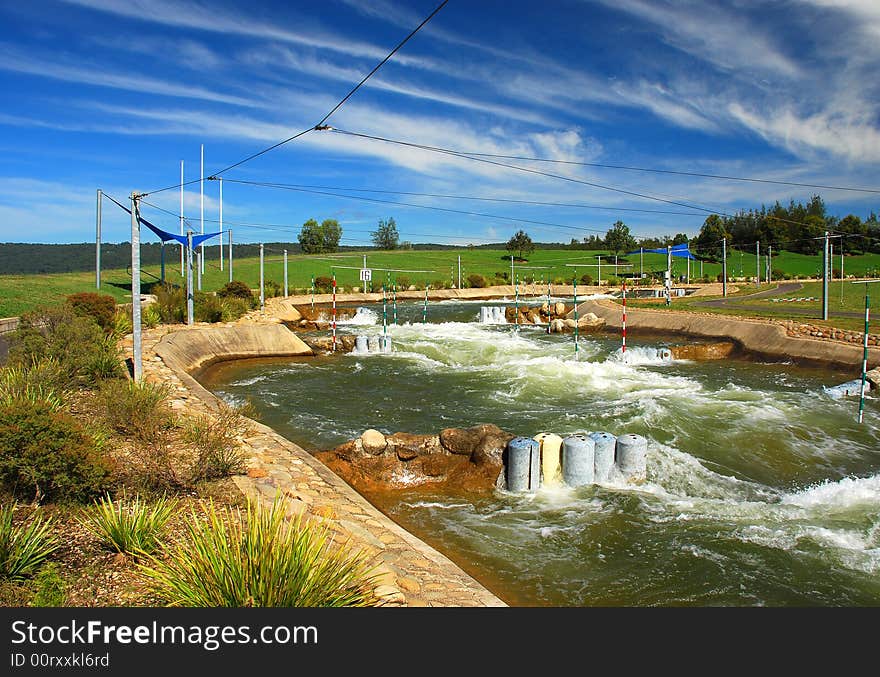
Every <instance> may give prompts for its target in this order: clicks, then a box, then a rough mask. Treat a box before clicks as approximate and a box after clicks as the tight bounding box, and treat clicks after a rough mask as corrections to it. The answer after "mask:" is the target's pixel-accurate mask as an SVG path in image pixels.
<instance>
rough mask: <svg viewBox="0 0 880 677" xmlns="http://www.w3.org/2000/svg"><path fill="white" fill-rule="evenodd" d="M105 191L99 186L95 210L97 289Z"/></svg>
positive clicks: (97, 284) (98, 285) (97, 287)
mask: <svg viewBox="0 0 880 677" xmlns="http://www.w3.org/2000/svg"><path fill="white" fill-rule="evenodd" d="M103 196H104V192H103V191H102V190H101V189H100V188H98V200H97V210H96V212H95V289H100V288H101V199H102V198H103Z"/></svg>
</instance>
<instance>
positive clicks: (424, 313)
mask: <svg viewBox="0 0 880 677" xmlns="http://www.w3.org/2000/svg"><path fill="white" fill-rule="evenodd" d="M429 286H430V285H427V284H426V285H425V306H424V308H422V324H428V287H429Z"/></svg>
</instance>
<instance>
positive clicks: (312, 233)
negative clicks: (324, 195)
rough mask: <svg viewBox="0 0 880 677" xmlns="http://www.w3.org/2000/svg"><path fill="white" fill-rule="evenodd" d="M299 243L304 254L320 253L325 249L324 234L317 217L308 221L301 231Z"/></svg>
mask: <svg viewBox="0 0 880 677" xmlns="http://www.w3.org/2000/svg"><path fill="white" fill-rule="evenodd" d="M299 244H300V246H301V247H302V250H303V253H304V254H320V253H321V252H323V251H324V235H323V233H322V229H321V226H319V225H318V222H317V221H315V219H309V220H308V221H306V222H305V223H304V224H303V226H302V230H300V232H299Z"/></svg>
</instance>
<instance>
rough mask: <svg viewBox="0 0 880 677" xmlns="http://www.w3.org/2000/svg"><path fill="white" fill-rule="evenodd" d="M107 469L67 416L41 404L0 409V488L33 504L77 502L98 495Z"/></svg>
mask: <svg viewBox="0 0 880 677" xmlns="http://www.w3.org/2000/svg"><path fill="white" fill-rule="evenodd" d="M108 476H109V467H108V465H107V462H106V460H105V459H104V458H103V456H102V455H101V453H100V451H99V450H98V448H97V444H96V442H95V439H94V438H93V437H92V436H90V435H89V434H88V433H87V432H86V431H85V430H84V429H83V428H82V426H81V425H80V424H79V423H78V422H77V421H76V419H74V418H73V417H72V416H71V415H70V414H68V413H67V412H64V411H56V410H53V409H52V407H51V406H49V405H47V404H45V403H36V404H30V403H27V404H24V405H22V404H20V403H13V404H11V405H6V406H0V483H2V484H3V485H4V486H5V487H6V488H7V489H9V490H10V491H12V492H13V494H18V495H22V494H24V493H25V492H28V495H29V496H30V497H32V498H33V499H34V500H35V501H41V500H43V499H49V500H59V501H83V500H88V499H90V498H92V497H93V496H95V495H96V494H99V493H101V492H102V491H103V490H104V489H105V487H106V484H107V479H108Z"/></svg>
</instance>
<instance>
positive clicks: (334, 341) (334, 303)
mask: <svg viewBox="0 0 880 677" xmlns="http://www.w3.org/2000/svg"><path fill="white" fill-rule="evenodd" d="M332 324H333V352H334V353H335V352H336V275H334V276H333V319H332Z"/></svg>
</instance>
